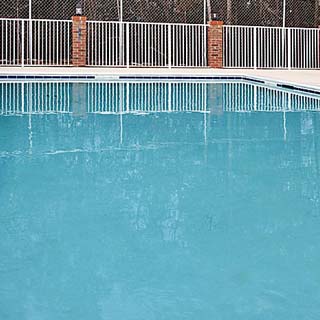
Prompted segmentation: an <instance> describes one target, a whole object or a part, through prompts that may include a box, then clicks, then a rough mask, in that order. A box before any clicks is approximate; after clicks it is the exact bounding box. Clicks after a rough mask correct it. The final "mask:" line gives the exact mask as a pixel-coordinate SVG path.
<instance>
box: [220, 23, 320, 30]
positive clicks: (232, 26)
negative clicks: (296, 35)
mask: <svg viewBox="0 0 320 320" xmlns="http://www.w3.org/2000/svg"><path fill="white" fill-rule="evenodd" d="M223 27H224V28H225V27H227V28H247V29H249V28H251V29H254V28H259V29H277V30H283V29H288V30H295V29H296V30H315V31H320V28H298V27H285V28H283V27H272V26H244V25H231V24H230V25H229V24H224V25H223Z"/></svg>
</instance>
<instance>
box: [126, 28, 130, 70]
mask: <svg viewBox="0 0 320 320" xmlns="http://www.w3.org/2000/svg"><path fill="white" fill-rule="evenodd" d="M126 24H127V31H126V35H127V37H126V47H127V68H128V69H129V68H130V57H129V54H130V50H129V49H130V48H129V46H130V38H129V36H130V34H129V32H130V28H129V22H127V23H126Z"/></svg>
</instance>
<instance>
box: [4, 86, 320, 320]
mask: <svg viewBox="0 0 320 320" xmlns="http://www.w3.org/2000/svg"><path fill="white" fill-rule="evenodd" d="M5 86H6V88H5ZM5 86H4V85H2V87H1V90H2V91H1V92H2V95H1V99H2V100H1V99H0V101H1V112H2V114H3V116H0V181H1V186H0V257H1V258H0V315H3V317H4V318H5V319H8V320H11V319H12V320H16V319H49V320H51V319H52V320H53V319H54V320H56V319H58V320H59V319H68V320H69V319H71V320H73V319H77V320H78V319H83V318H85V319H116V320H117V319H142V320H143V319H148V320H149V319H195V318H199V319H231V318H232V319H243V320H244V319H246V320H247V319H256V318H259V319H268V318H277V319H287V318H290V319H299V320H300V319H308V320H309V319H316V318H317V317H318V315H319V314H320V308H319V304H318V301H319V299H320V290H319V288H320V278H319V271H318V270H319V269H320V262H319V261H320V246H319V243H320V233H319V231H318V230H319V225H320V214H319V213H320V182H319V181H320V176H319V165H320V162H319V161H320V160H319V157H320V131H319V123H320V113H318V112H310V111H317V110H319V101H318V100H317V99H316V98H315V97H306V96H302V95H297V94H293V93H288V92H285V91H276V90H274V89H265V88H262V87H259V86H252V85H247V84H242V83H237V84H222V83H220V84H216V85H214V84H202V83H194V84H192V83H187V84H186V83H183V84H182V83H180V84H178V83H177V84H175V83H171V84H168V83H165V84H164V83H163V84H162V83H152V84H145V83H143V84H142V83H138V84H134V83H128V84H126V83H109V84H106V83H103V84H102V83H98V84H93V83H90V84H88V85H86V84H81V85H77V84H73V83H64V84H58V83H54V84H51V85H50V84H45V83H40V84H38V83H35V84H27V83H25V84H23V85H22V84H21V83H17V84H10V85H9V84H6V85H5ZM306 110H309V111H308V112H306ZM178 111H179V112H178ZM79 302H81V303H79Z"/></svg>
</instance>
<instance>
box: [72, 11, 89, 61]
mask: <svg viewBox="0 0 320 320" xmlns="http://www.w3.org/2000/svg"><path fill="white" fill-rule="evenodd" d="M86 58H87V17H84V16H73V17H72V64H73V66H74V67H84V66H85V65H86V60H87V59H86Z"/></svg>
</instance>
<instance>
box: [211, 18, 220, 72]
mask: <svg viewBox="0 0 320 320" xmlns="http://www.w3.org/2000/svg"><path fill="white" fill-rule="evenodd" d="M208 66H209V67H210V68H223V21H210V22H209V31H208Z"/></svg>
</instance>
